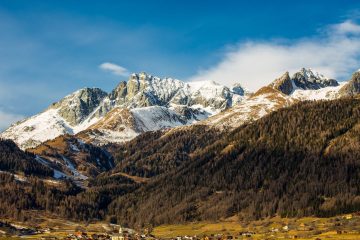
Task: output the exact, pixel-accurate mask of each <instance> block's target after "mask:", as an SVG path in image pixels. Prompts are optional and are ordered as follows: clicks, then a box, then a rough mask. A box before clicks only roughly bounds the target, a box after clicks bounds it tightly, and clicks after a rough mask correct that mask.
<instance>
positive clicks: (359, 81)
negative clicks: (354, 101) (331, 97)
mask: <svg viewBox="0 0 360 240" xmlns="http://www.w3.org/2000/svg"><path fill="white" fill-rule="evenodd" d="M339 93H340V95H342V96H355V95H357V94H359V93H360V72H359V71H357V72H355V73H354V74H353V75H352V77H351V79H350V81H349V82H348V83H347V84H346V85H344V86H343V87H342V88H341V89H340V91H339Z"/></svg>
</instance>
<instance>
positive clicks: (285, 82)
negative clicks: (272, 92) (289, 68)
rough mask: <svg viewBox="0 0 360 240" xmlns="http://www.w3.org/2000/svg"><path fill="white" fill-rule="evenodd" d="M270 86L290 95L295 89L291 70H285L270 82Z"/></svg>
mask: <svg viewBox="0 0 360 240" xmlns="http://www.w3.org/2000/svg"><path fill="white" fill-rule="evenodd" d="M269 86H270V87H272V88H275V89H277V90H279V91H281V92H282V93H284V94H286V95H290V94H291V93H292V92H293V90H294V86H293V82H292V80H291V78H290V75H289V72H285V73H284V74H283V75H282V76H281V77H279V78H277V79H275V80H274V81H273V82H272V83H270V85H269Z"/></svg>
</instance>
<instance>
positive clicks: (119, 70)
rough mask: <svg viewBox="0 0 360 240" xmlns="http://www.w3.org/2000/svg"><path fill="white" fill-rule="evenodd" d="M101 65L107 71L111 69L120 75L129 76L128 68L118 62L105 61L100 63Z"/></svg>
mask: <svg viewBox="0 0 360 240" xmlns="http://www.w3.org/2000/svg"><path fill="white" fill-rule="evenodd" d="M99 67H100V68H101V69H103V70H105V71H109V72H111V73H113V74H115V75H118V76H127V75H128V74H129V72H128V70H127V69H126V68H124V67H122V66H119V65H117V64H114V63H109V62H105V63H102V64H100V66H99Z"/></svg>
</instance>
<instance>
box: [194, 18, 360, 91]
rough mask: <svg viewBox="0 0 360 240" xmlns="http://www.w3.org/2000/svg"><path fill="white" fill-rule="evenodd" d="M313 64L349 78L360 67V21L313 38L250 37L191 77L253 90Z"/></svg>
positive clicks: (322, 70)
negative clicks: (258, 40) (269, 38)
mask: <svg viewBox="0 0 360 240" xmlns="http://www.w3.org/2000/svg"><path fill="white" fill-rule="evenodd" d="M302 67H306V68H313V69H314V70H316V71H318V72H320V73H323V74H324V75H325V76H328V77H331V78H335V79H340V80H341V79H348V78H350V75H351V72H352V71H354V70H356V69H358V68H359V67H360V25H358V24H356V23H354V22H352V21H345V22H342V23H340V24H335V25H331V26H327V27H326V28H325V29H323V31H322V33H321V34H319V35H318V36H315V37H313V38H306V39H299V40H296V41H269V42H256V41H248V42H245V43H240V44H238V45H236V46H233V47H231V49H230V50H228V51H227V52H226V53H225V55H224V57H223V59H222V60H221V61H220V62H219V63H218V64H217V65H215V66H213V67H210V68H209V69H206V70H201V71H198V73H197V74H196V75H195V76H193V77H191V78H190V79H189V80H190V81H198V80H213V81H217V82H220V83H222V84H225V85H228V86H229V85H232V84H234V83H236V82H240V83H241V84H243V86H244V87H247V88H249V89H250V90H253V91H255V90H257V89H258V88H260V87H262V86H264V85H266V84H268V83H270V82H271V81H272V80H274V79H275V78H277V77H278V76H280V75H281V74H282V73H284V72H285V71H289V72H290V73H294V72H295V71H297V70H299V69H300V68H302Z"/></svg>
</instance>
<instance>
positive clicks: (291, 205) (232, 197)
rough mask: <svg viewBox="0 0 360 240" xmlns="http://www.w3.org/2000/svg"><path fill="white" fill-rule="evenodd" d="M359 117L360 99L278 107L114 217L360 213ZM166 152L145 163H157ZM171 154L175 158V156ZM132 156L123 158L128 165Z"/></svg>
mask: <svg viewBox="0 0 360 240" xmlns="http://www.w3.org/2000/svg"><path fill="white" fill-rule="evenodd" d="M359 119H360V100H359V99H342V100H334V101H326V102H303V103H300V104H296V105H294V106H292V107H290V108H285V109H280V110H278V111H276V112H273V113H271V114H269V115H267V116H266V117H264V118H262V119H260V120H258V121H255V122H254V123H252V124H249V125H244V126H242V127H239V128H237V129H235V130H234V131H233V132H231V133H229V134H224V135H223V137H222V138H220V139H219V140H217V141H216V140H215V141H213V142H212V143H208V144H207V147H203V148H202V149H198V150H194V151H192V152H190V153H188V155H187V156H188V157H189V159H188V160H186V161H185V162H184V163H183V164H181V165H180V166H179V167H178V168H174V169H173V170H169V171H168V172H166V173H165V174H163V175H161V176H160V177H157V178H154V180H153V181H151V182H149V183H148V184H146V185H144V186H143V187H141V188H140V189H138V190H136V191H135V192H134V193H131V194H128V195H125V196H123V197H120V198H119V199H117V200H116V201H113V202H112V203H111V204H110V206H109V214H113V215H115V216H117V219H118V220H119V221H120V222H121V223H125V222H126V223H128V224H142V223H146V222H151V223H153V224H155V225H157V224H163V223H175V222H184V221H195V220H196V221H197V220H217V219H219V218H222V217H230V216H233V215H237V216H239V217H246V218H249V217H255V218H258V217H265V216H273V215H274V214H279V215H281V216H307V215H313V214H316V215H319V216H325V215H326V216H327V215H333V214H338V213H344V212H352V211H357V210H360V202H359V200H358V199H359V196H360V187H359V186H360V178H359V176H360V162H359V159H360V139H359V136H360V132H359V124H360V122H359ZM193 127H196V126H193ZM345 139H346V141H344V140H345ZM134 141H135V140H134ZM136 141H141V139H137V140H136ZM181 141H182V138H181V137H179V138H175V139H174V140H173V141H172V142H173V144H172V142H168V144H169V145H174V146H175V143H176V142H181ZM339 143H342V144H339ZM140 144H141V143H140ZM151 149H161V147H160V146H151ZM122 151H123V152H126V151H124V150H122ZM144 151H146V148H145V149H144ZM162 151H163V150H162V149H161V150H154V152H153V153H152V154H151V155H149V154H148V155H147V158H149V159H150V158H152V156H153V157H154V158H153V161H156V159H157V158H156V155H157V154H160V152H162ZM172 151H173V150H170V149H169V151H168V153H169V154H170V155H169V156H168V158H169V159H171V158H172V157H174V158H176V157H175V156H174V155H171V154H172V153H171V152H172ZM162 154H166V152H164V153H162ZM132 155H133V157H131V156H123V157H124V158H123V159H122V157H121V158H120V159H119V160H120V162H124V163H126V162H127V161H128V160H127V159H131V158H134V157H135V155H136V153H135V152H134V153H133V154H132ZM120 156H121V155H120ZM139 159H141V158H139ZM139 161H141V160H139ZM133 164H134V165H136V162H135V163H133ZM153 164H155V165H156V162H154V163H153ZM146 165H149V164H145V166H146ZM118 166H119V167H120V166H121V164H119V165H118ZM120 171H129V170H128V168H127V167H126V165H125V166H124V168H123V169H121V170H120ZM130 172H131V171H130ZM141 172H142V171H141V170H140V171H139V173H140V174H141ZM344 196H346V197H344ZM135 209H136V210H135Z"/></svg>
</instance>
